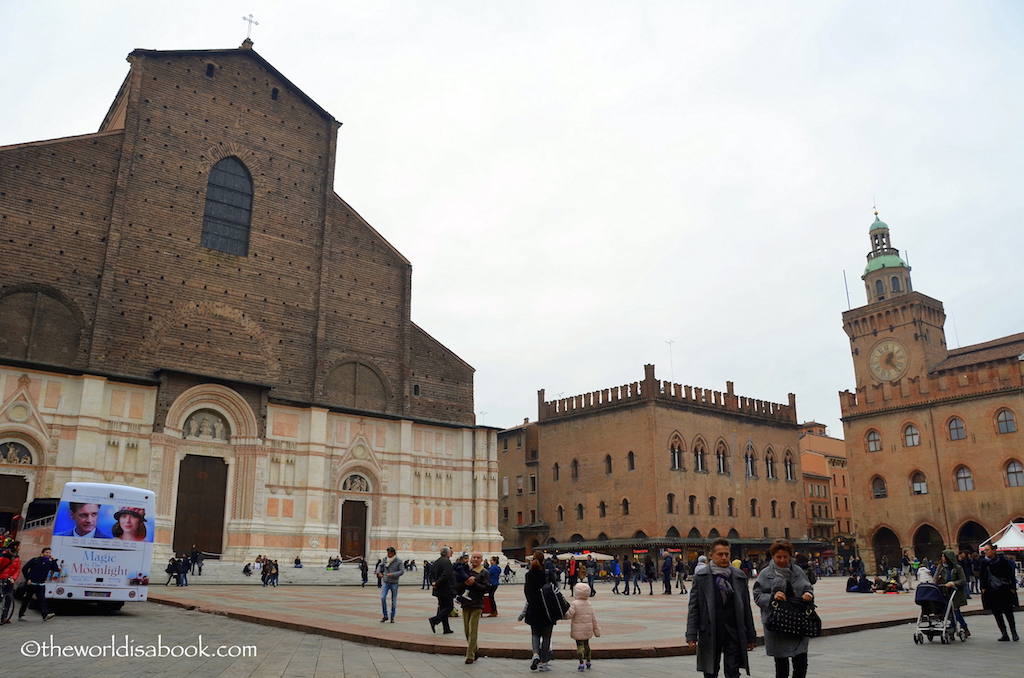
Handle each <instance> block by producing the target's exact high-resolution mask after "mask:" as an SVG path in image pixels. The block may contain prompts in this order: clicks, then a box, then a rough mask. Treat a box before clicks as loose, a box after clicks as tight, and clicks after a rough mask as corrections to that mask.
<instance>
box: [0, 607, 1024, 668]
mask: <svg viewBox="0 0 1024 678" xmlns="http://www.w3.org/2000/svg"><path fill="white" fill-rule="evenodd" d="M667 597H668V596H666V598H667ZM29 615H30V616H29V621H28V622H23V623H18V622H15V623H13V624H10V625H5V626H3V627H0V675H3V676H4V678H43V677H45V678H143V677H147V678H148V677H153V676H158V677H163V676H167V677H178V676H187V677H189V678H283V677H287V678H304V677H306V676H309V677H312V678H339V677H342V678H378V677H380V678H404V677H410V678H442V677H444V678H460V677H469V676H472V677H475V678H505V677H509V676H524V675H527V676H532V675H536V674H534V673H533V672H531V671H530V670H529V667H528V663H527V661H526V660H520V659H505V658H494V657H484V658H482V659H481V660H480V661H478V662H477V663H475V664H472V665H466V664H464V663H463V658H462V657H461V656H457V655H444V654H426V653H419V652H410V651H406V650H400V649H387V648H381V647H374V646H371V645H367V644H363V643H352V642H348V641H343V640H338V639H335V638H329V637H326V636H323V635H320V634H312V633H302V632H297V631H290V630H286V629H280V628H275V627H270V626H263V625H259V624H251V623H247V622H243V621H238V620H234V619H229V618H225V617H223V616H221V615H215V614H204V613H201V612H197V611H190V610H185V609H181V608H175V607H170V606H166V605H157V604H153V603H138V604H135V605H129V606H126V607H125V609H124V610H123V611H122V612H120V613H116V614H110V615H94V614H85V613H81V614H62V615H60V616H58V617H56V618H54V619H52V620H50V621H48V622H43V621H42V620H41V619H40V617H39V616H38V614H37V613H35V612H34V611H32V612H30V613H29ZM499 619H500V617H499ZM970 624H971V628H972V631H973V634H974V635H973V636H972V637H971V638H970V639H968V640H967V642H965V643H960V642H956V643H954V644H953V645H940V644H939V643H938V642H935V643H930V644H925V645H915V644H914V643H913V640H912V633H913V631H912V627H911V626H910V625H907V624H904V625H900V626H896V627H892V628H886V629H877V630H870V631H862V632H858V633H852V634H844V635H835V636H829V637H824V638H818V639H815V640H812V641H811V646H810V675H813V676H820V677H822V678H850V677H851V676H853V677H855V678H861V677H869V676H884V677H885V678H904V677H906V678H917V677H918V676H920V675H922V674H923V673H931V674H935V673H939V672H941V673H943V674H948V675H976V674H978V673H979V672H981V673H984V674H986V675H997V676H1014V675H1020V667H1021V665H1022V661H1024V643H1000V642H996V638H997V631H996V628H995V623H994V622H993V620H992V618H991V617H988V616H985V617H974V618H972V619H970ZM51 636H52V639H53V642H54V643H55V644H57V645H59V646H62V647H63V646H68V645H78V646H81V647H83V648H84V649H85V650H88V649H89V648H90V647H102V646H109V645H110V643H111V640H110V638H111V636H113V637H114V638H115V645H117V644H123V643H124V638H125V636H127V637H128V639H129V640H130V644H131V646H132V647H145V646H148V645H155V644H156V643H157V642H158V639H159V642H160V643H162V645H163V646H164V647H168V648H177V647H184V646H192V647H195V646H196V644H197V643H198V642H199V639H200V638H201V639H202V642H203V644H204V645H205V646H206V647H207V649H208V650H211V651H216V650H218V649H222V648H234V649H235V650H239V649H241V648H243V647H246V646H248V647H252V648H254V652H253V653H252V655H251V656H244V657H237V658H230V657H224V658H218V657H207V658H203V657H194V658H192V657H164V658H159V657H153V658H147V657H132V658H121V657H113V656H109V655H108V656H107V657H102V656H99V657H89V656H85V657H57V658H53V657H43V656H34V657H32V656H25V653H26V652H27V653H28V654H31V653H33V652H34V651H36V650H37V649H38V648H40V647H41V645H40V644H46V643H49V642H50V638H51ZM527 640H528V639H527ZM613 641H614V637H613V636H612V635H611V634H610V633H608V632H607V631H606V634H605V635H604V636H602V637H601V638H598V639H596V640H595V641H594V646H595V648H599V647H600V646H601V645H602V644H604V643H606V642H613ZM23 649H24V652H23ZM552 666H553V671H552V673H554V674H561V675H565V676H568V675H578V673H577V671H576V662H575V661H574V660H572V659H565V660H555V661H554V662H552ZM585 673H586V675H587V676H588V677H589V676H593V677H595V678H604V677H614V678H622V676H625V675H638V676H640V675H642V676H644V677H645V678H662V677H667V676H674V677H678V676H680V675H683V676H687V675H693V676H700V675H701V674H699V673H696V672H695V665H694V658H693V657H656V658H629V659H598V660H596V661H595V662H594V665H593V669H591V670H590V671H587V672H585ZM751 674H752V676H754V678H767V677H769V676H772V675H774V666H773V663H772V660H771V659H770V658H769V657H766V656H765V655H764V650H763V649H762V648H757V649H755V650H754V652H752V653H751Z"/></svg>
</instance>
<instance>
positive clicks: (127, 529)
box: [117, 513, 140, 536]
mask: <svg viewBox="0 0 1024 678" xmlns="http://www.w3.org/2000/svg"><path fill="white" fill-rule="evenodd" d="M117 522H118V524H119V525H120V526H121V529H122V530H124V533H125V534H130V535H132V536H135V535H136V533H137V532H138V529H139V522H140V521H139V517H138V516H137V515H135V514H133V513H122V514H121V516H120V517H119V518H118V519H117Z"/></svg>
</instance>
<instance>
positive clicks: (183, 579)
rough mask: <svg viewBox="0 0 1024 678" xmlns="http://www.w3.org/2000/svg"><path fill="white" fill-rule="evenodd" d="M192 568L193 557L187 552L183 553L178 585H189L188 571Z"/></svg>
mask: <svg viewBox="0 0 1024 678" xmlns="http://www.w3.org/2000/svg"><path fill="white" fill-rule="evenodd" d="M191 569H192V559H191V558H189V557H188V556H186V555H185V554H182V555H181V565H180V569H179V570H178V586H188V571H189V570H191Z"/></svg>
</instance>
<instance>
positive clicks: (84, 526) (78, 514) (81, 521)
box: [71, 504, 100, 536]
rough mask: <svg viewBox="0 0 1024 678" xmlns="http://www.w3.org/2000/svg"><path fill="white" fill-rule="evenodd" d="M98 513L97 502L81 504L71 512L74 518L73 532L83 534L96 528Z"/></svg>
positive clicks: (98, 506)
mask: <svg viewBox="0 0 1024 678" xmlns="http://www.w3.org/2000/svg"><path fill="white" fill-rule="evenodd" d="M99 515H100V505H99V504H82V505H81V506H79V507H78V509H77V510H75V511H73V512H72V513H71V517H72V518H74V519H75V534H77V535H79V536H84V535H87V534H89V533H90V532H92V531H93V530H95V529H96V519H97V518H99Z"/></svg>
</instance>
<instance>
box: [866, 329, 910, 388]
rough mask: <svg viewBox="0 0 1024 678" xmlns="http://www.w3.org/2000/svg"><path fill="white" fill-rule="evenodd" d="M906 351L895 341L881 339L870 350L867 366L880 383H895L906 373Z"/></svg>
mask: <svg viewBox="0 0 1024 678" xmlns="http://www.w3.org/2000/svg"><path fill="white" fill-rule="evenodd" d="M908 362H909V361H908V358H907V349H906V348H904V347H903V344H901V343H900V342H898V341H896V340H895V339H883V340H882V341H880V342H878V343H877V344H875V347H874V348H873V349H871V355H870V357H869V359H868V366H869V367H870V368H871V374H873V375H875V377H876V378H877V379H880V380H881V381H895V380H896V379H899V378H900V377H902V376H903V373H904V372H906V371H907V363H908Z"/></svg>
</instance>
